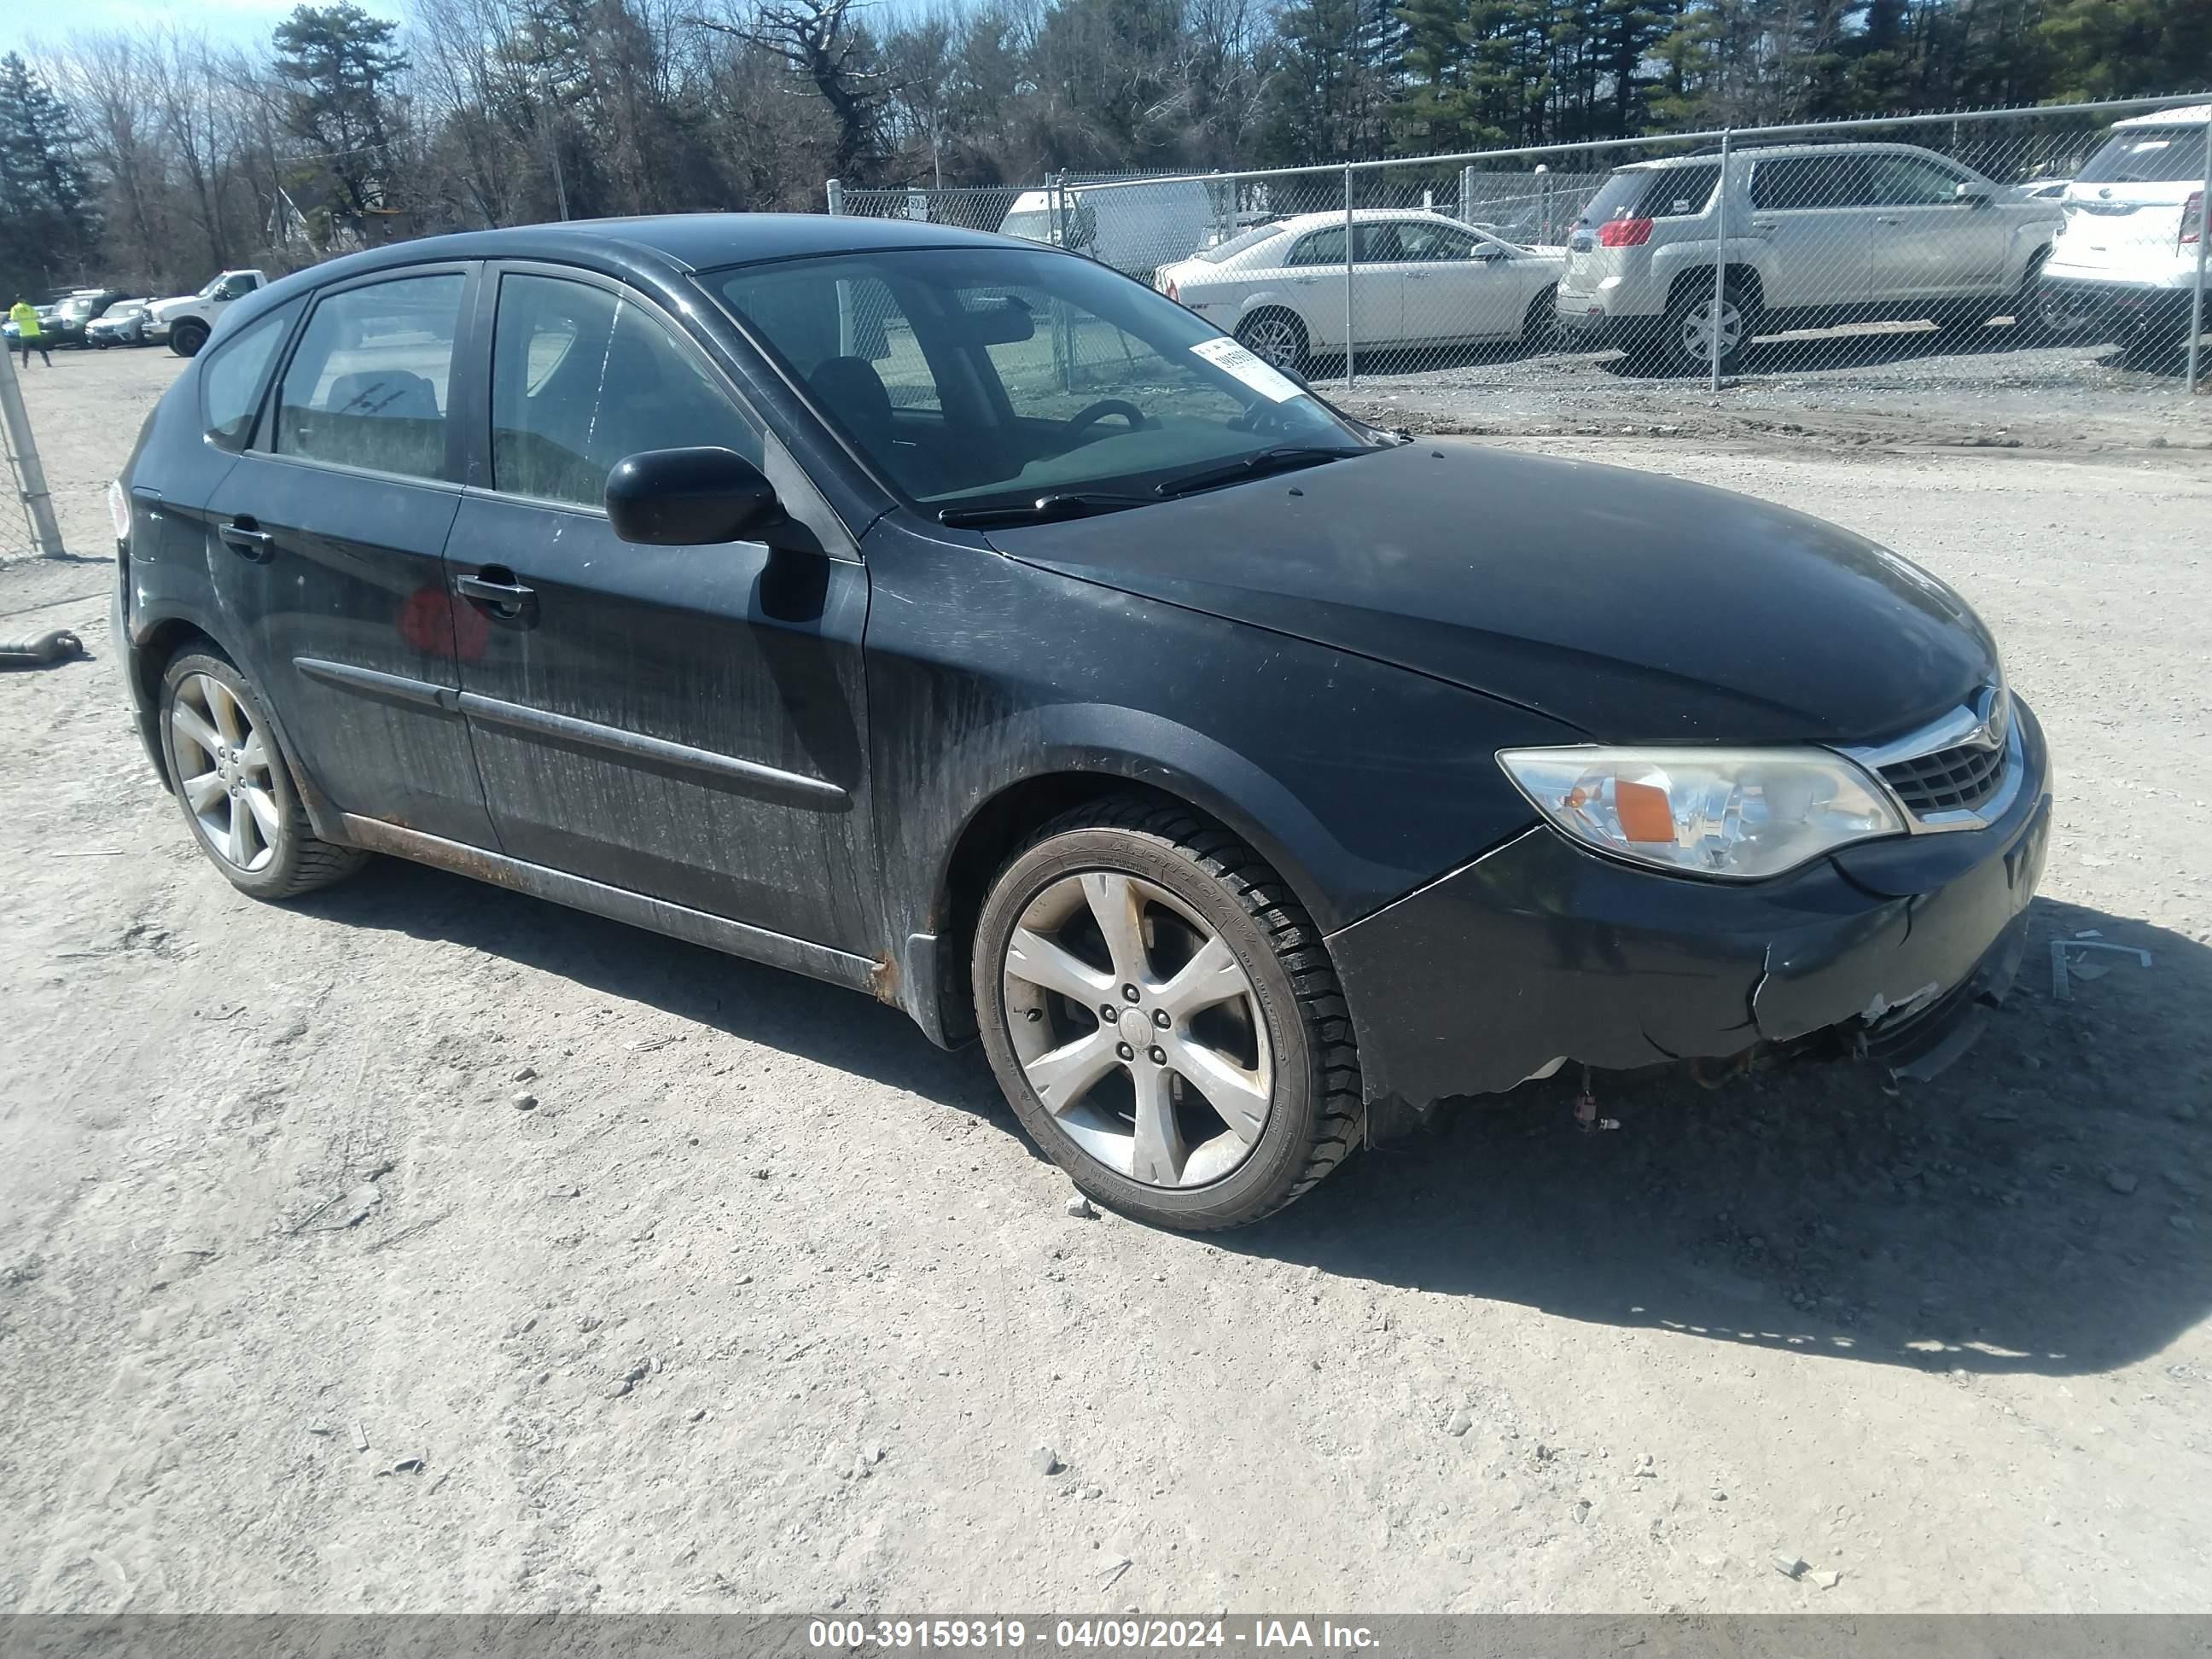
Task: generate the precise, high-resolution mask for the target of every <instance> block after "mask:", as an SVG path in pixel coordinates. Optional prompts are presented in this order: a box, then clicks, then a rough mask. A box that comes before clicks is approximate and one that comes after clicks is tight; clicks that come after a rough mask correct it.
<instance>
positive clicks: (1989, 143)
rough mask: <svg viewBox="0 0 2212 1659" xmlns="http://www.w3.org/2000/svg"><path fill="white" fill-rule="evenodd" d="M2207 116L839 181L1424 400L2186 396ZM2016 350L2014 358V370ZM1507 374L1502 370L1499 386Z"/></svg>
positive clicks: (1989, 120)
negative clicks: (1100, 265)
mask: <svg viewBox="0 0 2212 1659" xmlns="http://www.w3.org/2000/svg"><path fill="white" fill-rule="evenodd" d="M2208 190H2212V98H2208V97H2206V96H2205V95H2203V94H2197V95H2195V96H2192V97H2175V98H2168V99H2156V100H2130V101H2127V102H2113V103H2105V104H2095V105H2080V106H2066V107H2063V108H2047V109H2021V110H2002V111H1987V112H1974V113H1972V114H1958V115H1944V116H1917V117H1896V118H1875V119H1869V120H1861V121H1849V122H1836V123H1826V124H1820V125H1803V126H1793V127H1771V128H1764V129H1759V130H1744V131H1714V132H1705V133H1692V134H1686V135H1682V136H1680V137H1667V138H1645V139H1637V140H1628V141H1620V142H1611V143H1589V144H1576V145H1557V146H1550V147H1544V148H1536V149H1514V150H1497V151H1489V152H1485V153H1482V154H1479V155H1453V156H1433V157H1419V158H1409V159H1405V160H1393V161H1363V162H1353V163H1350V164H1346V165H1340V166H1327V167H1292V168H1279V169H1267V170H1255V171H1249V172H1236V173H1207V174H1186V175H1171V176H1165V177H1145V178H1115V179H1085V178H1078V177H1074V176H1068V177H1061V178H1054V179H1048V180H1047V181H1045V182H1044V183H1042V184H1040V185H1034V186H1031V187H1029V188H1025V189H1018V190H1017V189H1001V190H988V191H978V190H963V191H866V192H863V191H840V190H839V188H838V187H837V186H836V185H832V186H831V187H830V208H831V210H832V211H833V212H836V211H842V212H847V213H854V212H860V213H876V214H884V215H889V216H897V217H905V218H914V219H921V220H926V221H927V222H932V223H941V224H958V225H963V226H966V227H969V228H975V229H984V230H998V231H1003V232H1005V233H1006V234H1013V235H1020V236H1026V237H1029V238H1030V239H1031V240H1037V241H1042V242H1048V243H1051V244H1054V245H1056V246H1065V247H1069V248H1073V249H1076V250H1079V251H1080V252H1085V253H1087V254H1089V255H1090V256H1091V257H1092V258H1097V259H1099V260H1101V261H1103V262H1104V263H1106V264H1112V265H1114V266H1115V267H1116V268H1118V269H1120V270H1123V271H1125V272H1127V274H1129V275H1130V276H1134V277H1137V278H1138V279H1139V280H1140V281H1144V282H1147V283H1152V285H1153V286H1155V287H1157V288H1158V289H1160V290H1161V291H1162V292H1163V293H1164V294H1167V295H1170V297H1172V298H1175V299H1176V300H1178V301H1181V302H1182V304H1184V305H1186V306H1188V307H1190V308H1191V309H1192V310H1194V311H1195V312H1197V313H1200V315H1202V316H1204V317H1206V319H1209V320H1210V321H1212V322H1213V323H1215V324H1216V325H1218V326H1219V327H1221V328H1222V329H1223V330H1225V331H1227V332H1229V333H1231V334H1233V335H1235V336H1237V337H1238V338H1240V339H1242V340H1243V342H1244V343H1246V344H1247V345H1249V347H1251V349H1254V350H1255V351H1256V352H1258V353H1259V354H1260V355H1261V356H1265V357H1267V358H1268V359H1270V360H1271V361H1273V362H1276V363H1278V364H1279V365H1282V366H1285V367H1290V368H1297V370H1299V371H1300V372H1301V373H1303V374H1306V375H1307V376H1308V377H1309V378H1310V379H1313V380H1317V381H1322V380H1328V381H1334V382H1335V383H1337V384H1339V385H1340V386H1342V387H1343V388H1345V389H1346V390H1347V391H1350V390H1355V389H1358V390H1365V391H1369V392H1378V393H1379V392H1384V391H1388V392H1390V393H1392V394H1393V395H1395V396H1396V397H1398V398H1399V399H1400V401H1401V403H1404V404H1407V405H1408V406H1409V407H1410V408H1412V409H1413V410H1419V406H1420V403H1421V399H1422V397H1423V395H1424V394H1425V393H1434V394H1437V397H1438V398H1443V399H1444V400H1445V401H1447V402H1448V401H1449V393H1450V392H1451V391H1452V390H1453V388H1454V386H1458V385H1465V384H1468V377H1467V375H1466V374H1465V373H1464V371H1465V370H1467V369H1468V368H1470V367H1471V366H1480V367H1481V368H1484V369H1485V371H1486V374H1485V377H1484V379H1483V380H1482V382H1481V384H1482V386H1484V387H1486V388H1487V389H1489V390H1491V391H1493V392H1494V391H1495V390H1497V389H1498V387H1500V386H1511V385H1512V384H1514V381H1513V377H1512V374H1511V372H1510V368H1511V366H1514V365H1528V368H1527V369H1526V371H1525V372H1524V374H1523V379H1524V380H1527V379H1528V378H1530V377H1534V376H1537V375H1540V374H1542V373H1545V372H1547V370H1553V369H1556V368H1558V367H1559V363H1560V362H1561V361H1562V360H1576V361H1577V362H1581V363H1584V364H1592V365H1597V366H1601V368H1602V370H1603V372H1604V373H1605V374H1606V375H1607V376H1608V377H1609V379H1610V380H1611V381H1612V382H1613V383H1614V384H1618V383H1619V382H1620V381H1621V380H1644V381H1650V382H1652V383H1653V388H1652V389H1654V390H1656V391H1663V389H1664V387H1665V386H1668V385H1669V384H1672V385H1674V386H1679V387H1684V388H1694V387H1698V386H1703V387H1705V388H1706V389H1709V390H1715V391H1717V390H1718V389H1719V388H1720V387H1721V386H1723V383H1728V382H1735V383H1738V384H1742V383H1747V382H1757V381H1761V380H1778V379H1783V378H1789V377H1804V376H1811V377H1815V378H1816V379H1817V378H1819V377H1827V378H1828V379H1831V380H1834V379H1837V378H1838V377H1842V379H1843V380H1846V381H1847V380H1849V379H1850V376H1852V375H1854V374H1857V375H1860V376H1864V375H1866V374H1872V373H1879V374H1883V375H1886V376H1887V379H1886V380H1884V384H1890V383H1893V382H1896V381H1897V378H1898V374H1899V373H1900V372H1903V371H1908V370H1909V371H1911V374H1912V375H1913V376H1915V377H1917V379H1916V380H1915V382H1914V383H1915V384H1919V383H1922V382H1926V383H1929V384H1935V383H1941V384H1943V385H1949V386H1954V387H1957V388H1960V389H1962V395H1964V394H1965V393H1966V392H1972V390H1974V389H1976V388H1985V387H1990V386H2002V387H2004V388H2006V389H2007V390H2008V392H2021V394H2022V395H2026V394H2027V392H2032V391H2033V389H2034V388H2036V387H2039V386H2046V385H2047V386H2051V387H2055V388H2057V389H2058V390H2060V391H2062V392H2063V391H2064V390H2065V389H2067V388H2069V387H2076V386H2079V387H2082V388H2087V389H2090V390H2096V389H2100V388H2104V389H2113V388H2117V387H2118V386H2119V382H2120V381H2121V380H2127V381H2128V382H2129V385H2130V388H2131V389H2132V390H2134V391H2136V392H2142V391H2156V390H2159V389H2160V388H2166V389H2179V388H2183V387H2186V386H2193V385H2195V384H2197V378H2198V374H2197V372H2198V369H2199V368H2200V366H2202V367H2207V368H2212V364H2202V365H2201V364H2200V356H2201V350H2202V348H2201V343H2200V342H2201V338H2202V333H2203V321H2204V285H2205V277H2204V254H2205V240H2204V230H2203V225H2204V203H2205V198H2206V195H2207V192H2208ZM2023 354H2028V355H2023ZM1501 367H1503V368H1504V369H1505V370H1506V373H1505V374H1504V379H1502V380H1501V379H1500V371H1501Z"/></svg>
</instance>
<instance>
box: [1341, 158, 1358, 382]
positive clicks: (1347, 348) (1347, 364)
mask: <svg viewBox="0 0 2212 1659" xmlns="http://www.w3.org/2000/svg"><path fill="white" fill-rule="evenodd" d="M1357 384H1358V370H1357V369H1356V368H1353V367H1352V167H1351V164H1350V163H1348V162H1347V163H1346V166H1345V169H1344V389H1345V390H1346V392H1349V391H1351V390H1352V387H1353V386H1355V385H1357Z"/></svg>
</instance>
